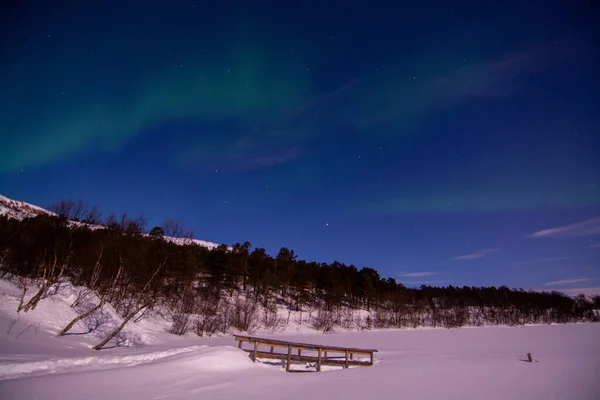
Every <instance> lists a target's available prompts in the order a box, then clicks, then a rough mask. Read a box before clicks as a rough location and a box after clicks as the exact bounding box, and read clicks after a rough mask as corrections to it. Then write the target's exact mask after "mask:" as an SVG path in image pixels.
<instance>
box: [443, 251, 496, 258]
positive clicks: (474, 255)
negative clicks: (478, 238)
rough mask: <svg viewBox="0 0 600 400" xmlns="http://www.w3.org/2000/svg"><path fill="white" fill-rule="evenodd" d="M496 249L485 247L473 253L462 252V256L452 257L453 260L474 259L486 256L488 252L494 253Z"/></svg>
mask: <svg viewBox="0 0 600 400" xmlns="http://www.w3.org/2000/svg"><path fill="white" fill-rule="evenodd" d="M497 251H498V249H485V250H480V251H478V252H475V253H470V254H464V255H462V256H456V257H454V258H452V259H453V260H475V259H477V258H483V257H485V256H487V255H488V254H490V253H495V252H497Z"/></svg>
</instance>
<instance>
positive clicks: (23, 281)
mask: <svg viewBox="0 0 600 400" xmlns="http://www.w3.org/2000/svg"><path fill="white" fill-rule="evenodd" d="M18 279H19V287H20V288H21V290H23V292H22V293H21V299H20V300H19V305H18V306H17V312H18V313H19V312H21V310H22V309H23V301H24V299H25V294H26V293H27V277H25V276H19V277H18Z"/></svg>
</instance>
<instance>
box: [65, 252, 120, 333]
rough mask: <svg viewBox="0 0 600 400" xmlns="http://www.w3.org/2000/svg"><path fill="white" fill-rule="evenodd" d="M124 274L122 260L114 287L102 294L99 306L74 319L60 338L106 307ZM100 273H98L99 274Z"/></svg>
mask: <svg viewBox="0 0 600 400" xmlns="http://www.w3.org/2000/svg"><path fill="white" fill-rule="evenodd" d="M98 260H99V259H98ZM122 272H123V263H122V262H121V259H119V269H118V270H117V274H116V275H115V278H114V279H113V281H112V285H111V286H110V288H109V289H107V290H105V291H104V292H103V293H102V294H101V296H100V301H99V302H98V304H97V305H96V306H95V307H92V308H91V309H90V310H88V311H87V312H85V313H83V314H81V315H79V316H77V317H76V318H74V319H73V320H72V321H71V322H70V323H69V324H68V325H67V326H66V327H65V328H64V329H63V330H62V331H60V333H59V334H58V335H59V336H64V335H65V334H66V333H67V332H69V330H71V328H73V326H75V324H76V323H77V322H79V321H81V320H82V319H84V318H87V317H89V316H90V315H92V314H94V313H95V312H96V311H98V310H100V309H101V308H102V307H103V306H104V304H106V300H107V299H108V295H109V294H110V293H112V292H113V291H114V290H115V287H116V285H117V282H119V278H120V277H121V273H122ZM99 273H100V272H98V274H99ZM92 279H94V278H92Z"/></svg>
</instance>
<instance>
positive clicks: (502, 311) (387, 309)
mask: <svg viewBox="0 0 600 400" xmlns="http://www.w3.org/2000/svg"><path fill="white" fill-rule="evenodd" d="M72 204H75V203H72ZM69 210H72V207H66V208H63V209H59V208H58V207H55V208H54V211H55V212H56V211H59V212H56V215H43V214H42V215H38V216H35V217H32V218H26V219H23V220H17V219H9V218H7V217H5V216H3V217H0V268H1V269H0V274H1V275H2V276H8V277H13V278H15V279H17V280H18V282H19V284H20V285H21V287H22V288H23V296H22V298H21V304H19V310H18V311H20V312H28V311H30V310H32V309H34V308H35V306H36V305H37V303H38V302H39V301H40V299H42V298H44V297H45V296H47V295H48V293H50V292H51V290H52V288H53V287H55V286H56V285H60V283H61V282H63V281H65V280H69V281H70V282H71V283H72V284H73V285H75V286H77V287H83V288H85V289H82V290H81V291H80V294H79V296H78V299H77V300H76V301H75V302H74V303H73V307H74V308H75V309H77V310H78V311H79V313H80V314H79V317H78V319H76V320H74V321H72V323H71V324H70V326H67V327H65V329H63V332H61V334H66V333H68V331H69V330H70V329H71V328H72V327H73V325H74V324H75V323H76V322H78V321H79V320H81V319H85V318H87V317H89V316H90V315H91V314H93V313H94V312H97V311H98V310H99V309H101V308H102V307H103V306H104V305H105V304H110V305H112V307H113V308H114V309H115V310H116V311H117V312H118V313H119V314H120V315H121V316H122V317H123V326H125V324H126V323H128V322H129V321H130V320H132V319H133V320H134V321H135V320H138V319H140V318H143V317H144V316H145V315H147V314H148V313H149V312H151V311H152V310H155V309H159V308H160V309H164V310H167V311H168V312H167V315H168V318H169V320H170V321H171V323H172V326H171V332H173V333H176V334H183V333H185V332H188V331H193V332H196V333H197V334H198V335H201V336H202V335H211V334H213V333H215V332H228V331H230V330H232V329H235V330H239V331H251V330H252V329H254V328H256V327H258V326H262V327H267V328H272V329H277V328H278V327H281V326H284V325H285V324H286V323H287V322H289V321H287V320H286V319H285V318H284V317H282V313H281V310H282V309H287V310H288V311H289V313H288V319H289V318H290V315H291V314H292V312H295V313H294V314H295V315H297V314H298V313H299V315H300V318H302V315H303V313H304V315H305V316H307V315H310V323H311V324H313V326H314V327H315V328H317V329H321V330H323V331H330V330H332V329H334V327H335V326H342V327H345V328H358V329H368V328H391V327H398V328H402V327H418V326H432V327H460V326H465V325H484V324H507V325H519V324H528V323H566V322H575V321H587V322H598V321H600V318H599V315H598V313H597V311H595V310H598V309H600V297H599V296H596V297H595V298H593V299H592V300H590V299H588V298H586V297H585V296H578V297H576V298H571V297H568V296H565V295H563V294H561V293H559V292H536V291H525V290H522V289H509V288H507V287H505V286H502V287H498V288H497V287H470V286H463V287H455V286H447V287H432V286H426V285H423V286H421V287H420V288H411V287H406V286H404V285H403V284H402V283H400V282H397V281H396V280H395V279H393V278H384V277H381V276H380V275H379V273H378V272H377V271H376V270H374V269H372V268H368V267H363V268H360V269H359V268H357V267H356V266H353V265H346V264H343V263H339V262H337V261H334V262H332V263H318V262H307V261H304V260H301V259H299V258H298V256H297V255H296V253H295V252H294V251H293V250H291V249H288V248H281V249H280V250H279V252H278V253H277V254H276V255H274V256H272V255H269V254H268V253H267V252H266V250H265V249H264V248H260V247H258V248H253V247H252V245H251V244H250V243H249V242H244V243H236V244H234V245H233V246H230V247H229V246H226V245H220V246H218V247H215V248H213V249H209V248H207V247H204V246H200V245H198V244H195V243H194V242H193V241H192V240H189V239H191V237H192V236H193V233H191V232H186V231H185V230H184V229H183V226H184V225H183V224H182V223H180V222H174V221H172V220H168V221H165V223H164V224H163V225H162V226H160V227H153V228H152V229H149V230H147V229H146V227H145V220H144V219H143V218H130V217H128V216H126V215H124V214H123V215H121V216H120V217H116V216H114V215H111V216H109V217H108V218H106V220H104V221H101V220H100V217H99V214H98V213H97V211H96V212H95V213H94V217H95V219H94V220H93V222H90V221H92V219H90V218H89V215H87V216H86V213H85V212H84V211H81V213H80V218H78V217H77V216H75V218H73V215H72V214H69V213H70V212H72V211H69ZM75 219H79V221H82V222H85V223H73V222H72V221H73V220H75ZM99 225H102V227H100V226H99ZM167 233H168V235H167ZM173 237H175V238H180V239H187V240H182V241H177V242H174V241H173V240H171V238H173ZM31 282H36V286H35V288H34V287H33V286H32V283H31ZM28 289H31V290H33V293H34V295H33V296H32V297H31V298H28V299H27V301H25V300H26V299H25V292H26V291H28ZM28 293H31V292H28ZM91 294H94V295H95V296H97V299H99V300H98V302H97V304H96V307H94V308H91V309H89V308H88V309H85V310H82V309H79V308H77V307H78V305H80V304H83V302H84V300H85V299H86V298H89V296H90V295H91ZM278 310H279V311H278ZM360 310H363V311H360ZM123 326H121V327H120V328H119V330H120V329H122V328H123ZM113 333H114V334H115V335H116V334H117V333H118V331H117V332H116V333H115V332H113ZM109 336H110V335H109ZM113 336H114V335H113ZM111 338H112V337H107V338H106V342H105V343H101V345H100V344H99V345H100V347H99V348H101V347H102V346H103V345H104V344H106V343H107V342H108V341H109V340H110V339H111Z"/></svg>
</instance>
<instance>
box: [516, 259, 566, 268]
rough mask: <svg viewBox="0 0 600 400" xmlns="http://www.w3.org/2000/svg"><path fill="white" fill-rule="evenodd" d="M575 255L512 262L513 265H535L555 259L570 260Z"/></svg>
mask: <svg viewBox="0 0 600 400" xmlns="http://www.w3.org/2000/svg"><path fill="white" fill-rule="evenodd" d="M571 258H573V257H547V258H537V259H535V260H530V261H520V262H516V263H512V265H514V266H520V265H535V264H544V263H550V262H554V261H562V260H570V259H571Z"/></svg>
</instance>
